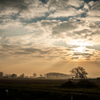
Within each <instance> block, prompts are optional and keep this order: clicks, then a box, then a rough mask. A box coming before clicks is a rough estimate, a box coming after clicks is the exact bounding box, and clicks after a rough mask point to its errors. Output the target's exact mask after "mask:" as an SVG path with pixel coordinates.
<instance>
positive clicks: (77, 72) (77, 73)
mask: <svg viewBox="0 0 100 100" xmlns="http://www.w3.org/2000/svg"><path fill="white" fill-rule="evenodd" d="M70 72H71V73H72V76H74V77H75V78H86V77H87V76H86V75H87V74H88V73H87V72H86V71H85V69H84V68H83V67H80V66H79V67H76V68H73V69H72V70H71V71H70Z"/></svg>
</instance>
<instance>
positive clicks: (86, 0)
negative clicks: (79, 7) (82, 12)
mask: <svg viewBox="0 0 100 100" xmlns="http://www.w3.org/2000/svg"><path fill="white" fill-rule="evenodd" d="M84 1H85V2H86V3H89V2H90V1H94V2H95V1H99V0H84Z"/></svg>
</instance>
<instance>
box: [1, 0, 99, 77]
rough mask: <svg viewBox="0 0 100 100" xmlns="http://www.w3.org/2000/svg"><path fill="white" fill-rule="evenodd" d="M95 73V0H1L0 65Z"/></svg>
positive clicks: (20, 70) (3, 67) (5, 69)
mask: <svg viewBox="0 0 100 100" xmlns="http://www.w3.org/2000/svg"><path fill="white" fill-rule="evenodd" d="M78 66H81V67H83V68H84V69H85V70H86V71H87V72H88V77H100V0H0V71H2V72H4V73H5V74H12V73H16V74H18V75H20V74H22V73H25V75H32V74H33V73H37V75H39V74H42V75H43V74H45V73H48V72H60V73H65V74H70V70H71V69H72V68H75V67H78Z"/></svg>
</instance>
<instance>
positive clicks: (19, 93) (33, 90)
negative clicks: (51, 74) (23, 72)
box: [0, 79, 100, 100]
mask: <svg viewBox="0 0 100 100" xmlns="http://www.w3.org/2000/svg"><path fill="white" fill-rule="evenodd" d="M61 81H64V80H60V82H58V80H57V81H54V80H10V79H9V80H0V100H71V96H73V100H100V87H99V86H100V83H99V82H96V83H97V85H98V88H61V87H60V86H61V84H62V83H63V82H61ZM5 89H8V90H9V93H8V95H7V93H6V92H5Z"/></svg>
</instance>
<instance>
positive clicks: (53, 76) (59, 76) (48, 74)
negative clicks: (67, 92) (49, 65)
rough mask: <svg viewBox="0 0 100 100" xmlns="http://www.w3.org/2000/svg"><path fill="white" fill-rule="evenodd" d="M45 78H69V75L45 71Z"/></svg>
mask: <svg viewBox="0 0 100 100" xmlns="http://www.w3.org/2000/svg"><path fill="white" fill-rule="evenodd" d="M45 78H48V79H68V78H70V75H68V74H63V73H52V72H51V73H47V74H45Z"/></svg>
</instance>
